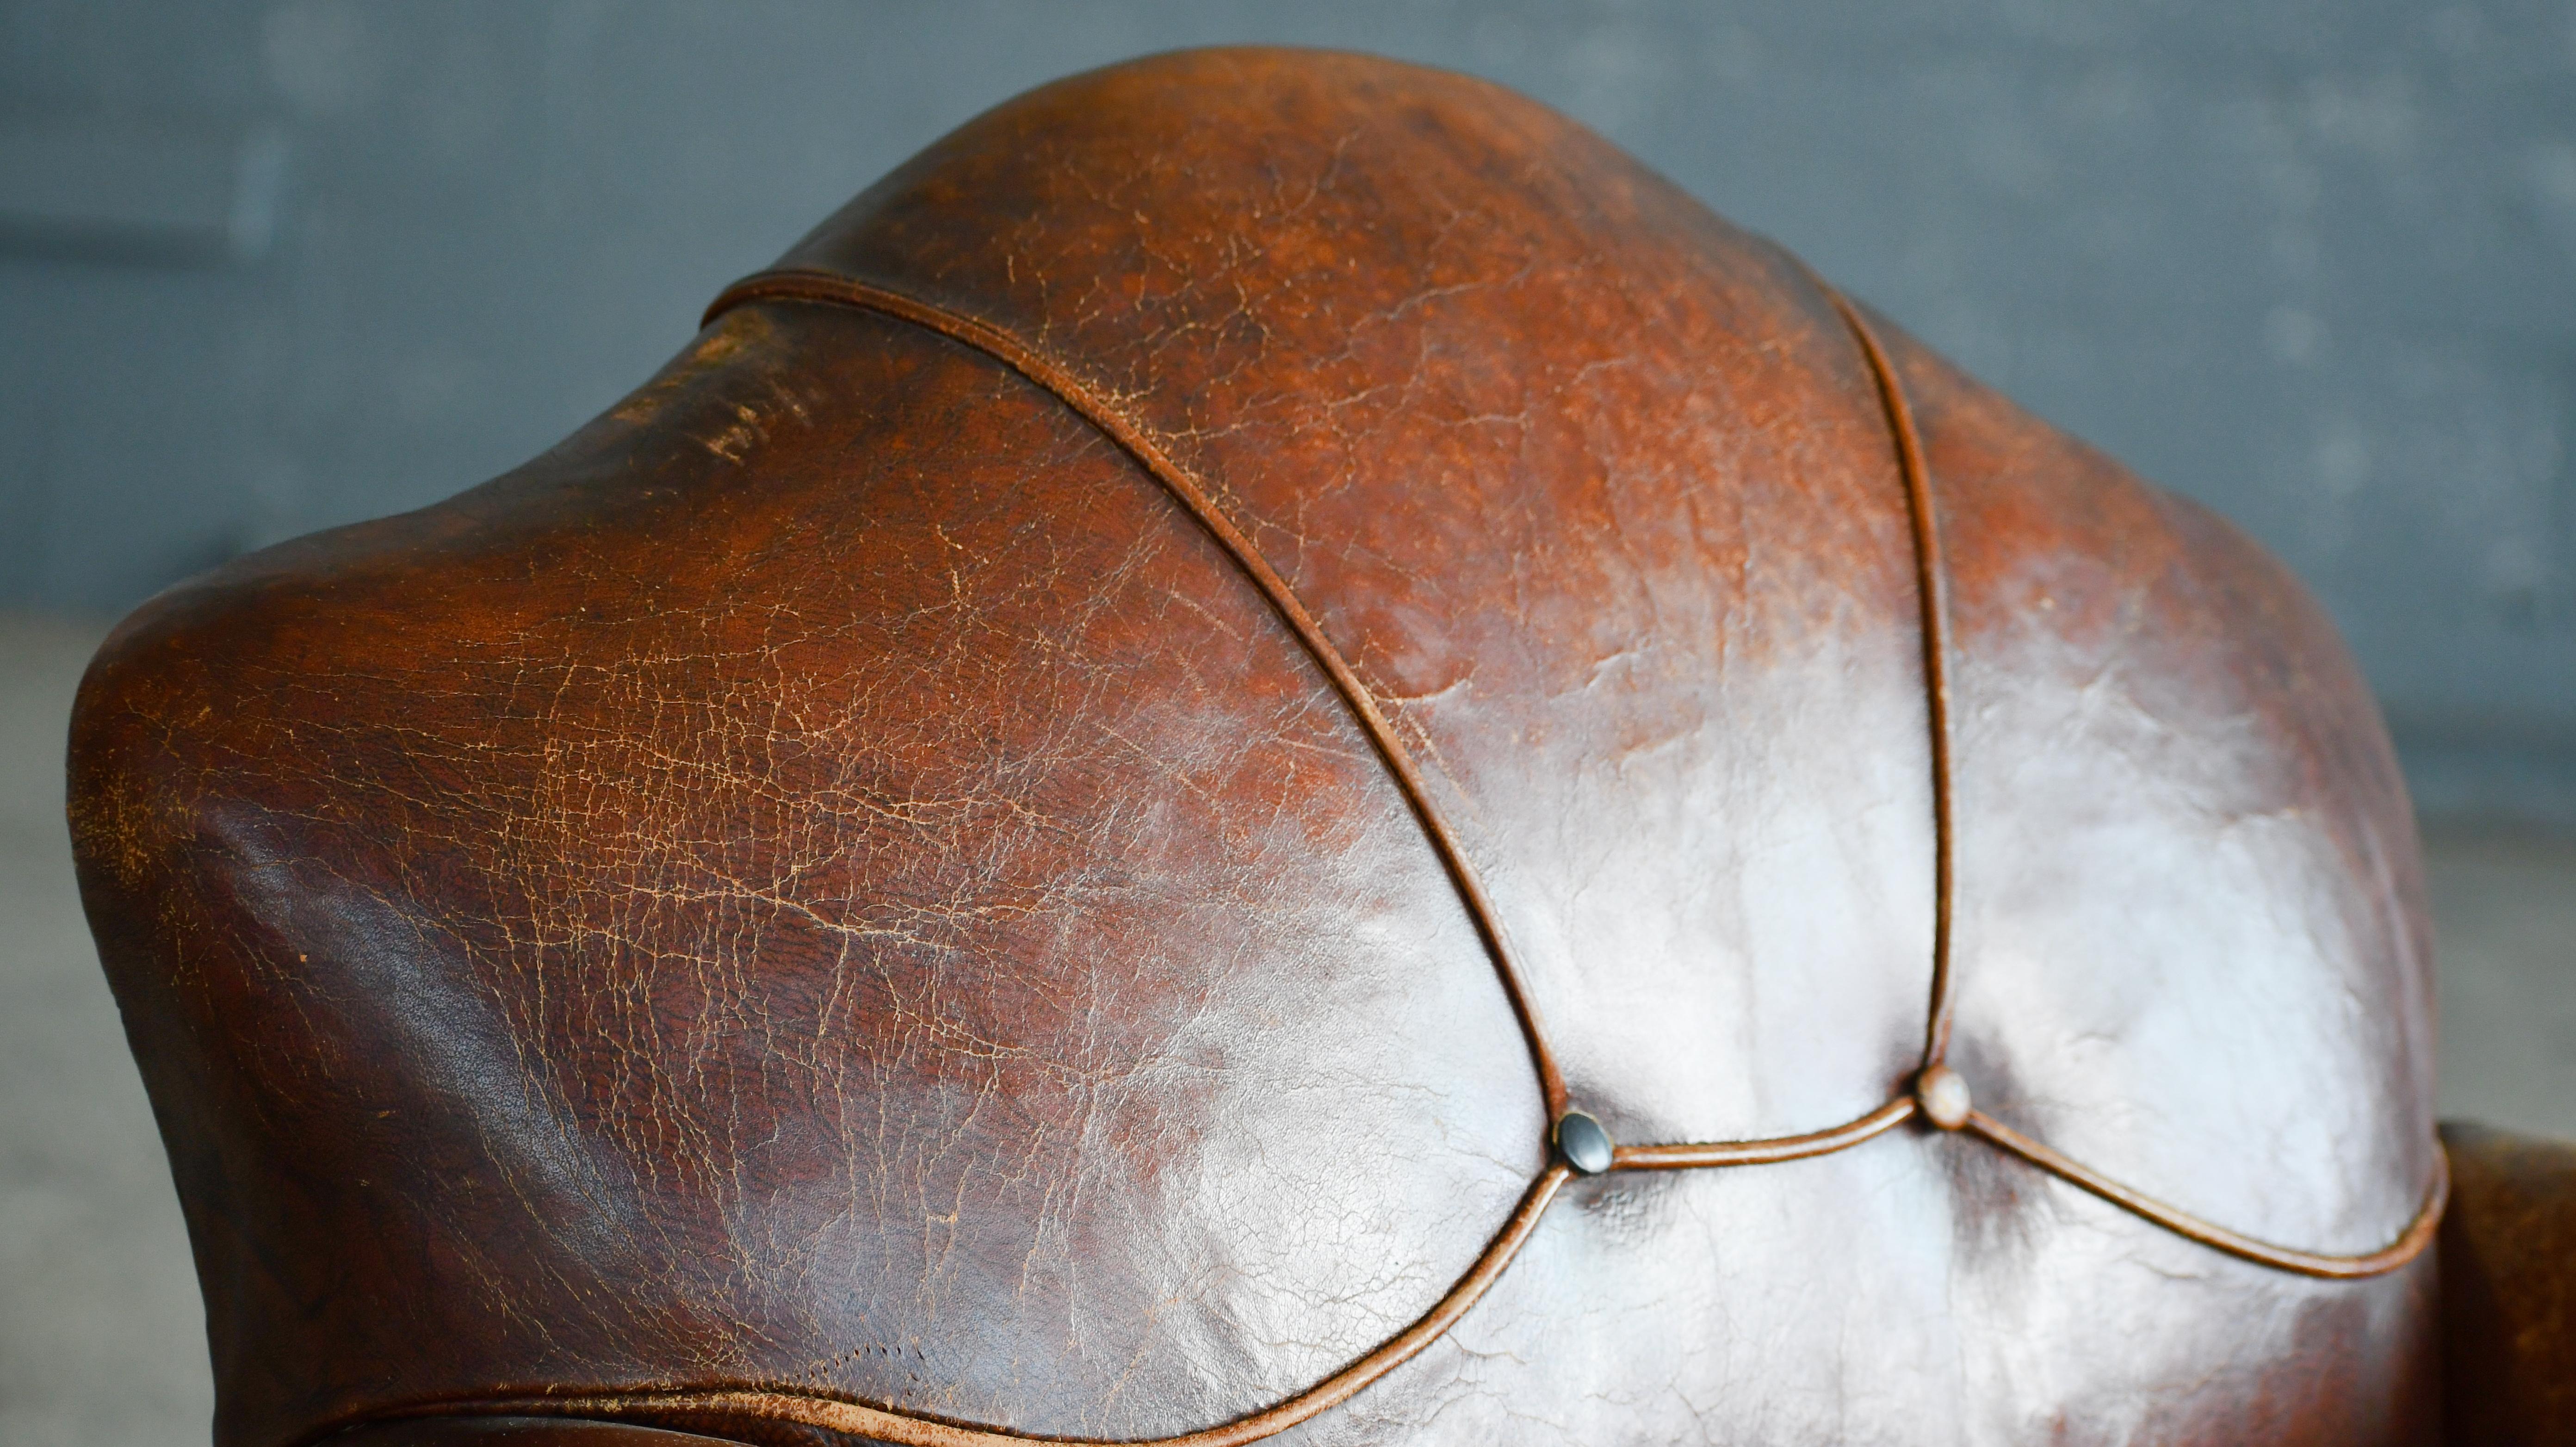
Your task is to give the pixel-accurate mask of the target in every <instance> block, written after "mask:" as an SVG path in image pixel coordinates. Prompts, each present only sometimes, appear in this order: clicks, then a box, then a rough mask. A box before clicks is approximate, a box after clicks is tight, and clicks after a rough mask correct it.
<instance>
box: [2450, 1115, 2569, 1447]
mask: <svg viewBox="0 0 2576 1447" xmlns="http://www.w3.org/2000/svg"><path fill="white" fill-rule="evenodd" d="M2442 1145H2443V1148H2444V1150H2445V1151H2447V1152H2448V1154H2449V1155H2450V1159H2451V1178H2452V1182H2453V1185H2452V1192H2451V1211H2450V1216H2449V1218H2448V1219H2447V1220H2445V1221H2444V1222H2443V1223H2442V1233H2441V1241H2440V1246H2439V1250H2440V1252H2441V1279H2442V1286H2441V1292H2442V1305H2441V1324H2442V1376H2443V1383H2442V1415H2443V1428H2444V1434H2445V1435H2444V1440H2445V1441H2447V1442H2449V1443H2451V1444H2452V1447H2519V1444H2523V1443H2544V1442H2568V1441H2576V1143H2571V1142H2567V1141H2557V1140H2548V1139H2544V1138H2541V1137H2537V1136H2525V1135H2516V1134H2513V1133H2511V1132H2509V1131H2501V1130H2494V1129H2491V1128H2489V1127H2486V1126H2482V1125H2478V1124H2476V1123H2475V1122H2471V1121H2444V1122H2443V1123H2442Z"/></svg>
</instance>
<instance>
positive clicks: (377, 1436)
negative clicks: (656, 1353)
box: [322, 1417, 723, 1447]
mask: <svg viewBox="0 0 2576 1447" xmlns="http://www.w3.org/2000/svg"><path fill="white" fill-rule="evenodd" d="M322 1440H323V1441H324V1442H325V1443H328V1444H329V1447H689V1444H690V1443H693V1442H697V1443H704V1442H720V1441H722V1440H723V1439H722V1438H718V1437H701V1436H699V1435H698V1434H697V1433H695V1432H675V1431H671V1430H669V1429H668V1428H663V1427H638V1426H635V1425H633V1424H631V1423H627V1422H593V1421H586V1420H582V1419H580V1418H574V1417H406V1418H403V1419H402V1420H400V1421H394V1422H368V1423H365V1424H362V1425H360V1426H356V1427H352V1428H350V1429H348V1430H347V1431H345V1432H336V1433H333V1434H332V1435H331V1436H329V1437H326V1438H324V1439H322Z"/></svg>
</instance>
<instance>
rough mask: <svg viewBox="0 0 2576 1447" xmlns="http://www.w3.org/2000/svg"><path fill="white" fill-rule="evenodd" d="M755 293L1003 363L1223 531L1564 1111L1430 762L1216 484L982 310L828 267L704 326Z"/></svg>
mask: <svg viewBox="0 0 2576 1447" xmlns="http://www.w3.org/2000/svg"><path fill="white" fill-rule="evenodd" d="M753 301H808V302H824V303H829V304H837V305H840V306H847V307H857V308H859V309H861V310H863V311H873V312H881V313H883V314H885V315H887V316H891V317H894V318H897V319H898V320H901V321H907V322H910V323H912V324H913V325H914V326H917V327H920V328H922V329H924V330H926V331H932V332H936V333H938V334H939V335H941V336H943V337H946V338H948V339H949V340H950V341H953V342H957V343H960V344H962V345H964V346H966V347H969V348H971V349H973V350H975V351H978V352H981V353H983V354H984V355H986V356H988V357H990V358H992V359H993V360H995V361H997V362H1000V363H1001V364H1002V365H1004V366H1006V367H1009V368H1010V369H1011V370H1012V371H1015V372H1017V373H1019V374H1020V375H1021V376H1023V377H1026V378H1028V379H1029V380H1030V381H1032V382H1034V383H1036V384H1037V385H1038V386H1039V387H1040V388H1042V389H1044V390H1045V391H1047V392H1049V393H1051V394H1053V395H1054V397H1055V398H1056V400H1057V401H1060V402H1062V403H1063V404H1064V405H1065V406H1067V407H1069V408H1071V409H1072V410H1073V412H1074V414H1075V415H1076V416H1079V417H1080V418H1082V419H1083V420H1084V421H1085V422H1088V423H1090V424H1091V425H1092V426H1093V427H1094V428H1095V429H1097V430H1098V431H1100V432H1101V433H1102V434H1103V435H1105V436H1107V437H1108V438H1109V440H1110V441H1112V442H1114V443H1116V444H1117V445H1118V446H1119V448H1120V449H1121V450H1123V451H1125V452H1126V453H1127V454H1128V455H1129V456H1130V457H1133V458H1135V459H1136V461H1137V462H1139V463H1141V464H1142V465H1143V466H1144V468H1145V471H1146V472H1148V473H1149V474H1151V475H1152V476H1153V479H1154V480H1155V481H1156V482H1158V483H1160V484H1162V487H1163V490H1164V491H1166V492H1168V493H1170V494H1171V495H1172V497H1173V499H1174V500H1175V501H1177V502H1179V503H1180V504H1181V506H1182V507H1184V508H1186V509H1188V510H1189V513H1190V515H1191V516H1192V517H1194V518H1196V519H1197V520H1198V524H1199V526H1200V527H1202V528H1205V529H1206V530H1207V532H1208V534H1209V535H1210V536H1211V537H1213V538H1215V539H1216V541H1217V543H1218V545H1219V546H1221V547H1223V548H1224V549H1225V550H1226V552H1227V553H1229V554H1231V555H1232V556H1233V558H1234V561H1235V564H1236V566H1238V567H1240V568H1242V569H1243V571H1244V573H1245V575H1246V576H1248V577H1249V578H1251V580H1252V583H1253V586H1254V587H1256V588H1259V589H1260V590H1261V596H1262V597H1263V598H1264V599H1265V600H1267V601H1268V602H1269V604H1270V608H1271V611H1273V612H1275V613H1277V614H1278V615H1279V617H1280V620H1281V621H1283V622H1285V623H1286V624H1287V625H1288V629H1289V631H1290V632H1291V633H1293V634H1295V635H1296V637H1297V641H1298V643H1299V644H1301V645H1302V646H1303V647H1304V648H1305V650H1306V653H1307V655H1308V656H1309V657H1312V658H1313V659H1314V660H1315V662H1316V664H1317V665H1318V666H1319V667H1321V668H1322V669H1323V670H1324V674H1325V677H1327V678H1328V679H1330V680H1331V681H1332V685H1333V688H1334V691H1336V692H1338V693H1339V694H1340V695H1341V696H1342V703H1343V704H1344V706H1345V707H1347V708H1349V710H1350V711H1351V716H1352V717H1353V718H1355V719H1356V720H1358V722H1359V725H1360V728H1361V730H1362V731H1363V732H1364V733H1366V734H1367V735H1368V738H1369V743H1370V744H1371V745H1373V746H1374V747H1375V748H1376V749H1377V754H1378V757H1379V758H1380V759H1381V760H1383V761H1384V762H1385V764H1386V767H1387V771H1388V772H1389V773H1391V774H1393V775H1394V776H1395V782H1396V786H1397V787H1398V788H1399V789H1401V790H1403V792H1404V798H1405V802H1406V803H1407V804H1409V805H1411V806H1412V809H1413V815H1414V818H1415V819H1416V820H1418V821H1420V823H1421V826H1422V832H1423V833H1424V834H1425V835H1427V836H1428V837H1429V838H1430V840H1431V847H1432V849H1433V851H1434V852H1436V853H1437V854H1438V855H1439V856H1440V863H1441V866H1442V868H1444V869H1446V870H1447V871H1448V874H1449V880H1450V883H1451V884H1453V885H1455V886H1456V888H1457V890H1458V896H1459V898H1460V900H1461V901H1463V902H1464V903H1465V904H1466V906H1467V913H1468V914H1469V915H1470V916H1471V917H1473V919H1474V920H1475V924H1476V933H1477V935H1478V936H1479V937H1480V938H1481V939H1482V940H1483V941H1484V945H1485V952H1486V954H1488V955H1489V956H1491V957H1492V959H1493V962H1494V972H1495V973H1496V974H1498V975H1500V976H1501V977H1502V982H1503V991H1504V993H1505V994H1507V995H1509V996H1510V997H1511V1002H1512V1011H1513V1013H1514V1014H1515V1015H1517V1016H1518V1017H1519V1019H1520V1025H1521V1034H1522V1036H1523V1037H1524V1038H1525V1039H1526V1040H1527V1041H1528V1043H1529V1052H1530V1061H1531V1064H1532V1065H1533V1066H1535V1067H1536V1069H1537V1071H1538V1080H1539V1091H1540V1094H1541V1095H1542V1096H1543V1097H1544V1098H1545V1099H1546V1102H1547V1118H1548V1119H1549V1120H1551V1121H1552V1120H1554V1119H1556V1118H1557V1117H1558V1116H1560V1115H1563V1114H1564V1113H1565V1077H1564V1076H1563V1075H1562V1074H1560V1073H1559V1072H1558V1071H1557V1068H1556V1057H1555V1056H1553V1055H1551V1054H1550V1053H1549V1052H1548V1048H1547V1032H1546V1031H1545V1030H1543V1029H1542V1028H1540V1025H1539V1018H1538V1008H1537V1005H1536V1004H1535V1002H1533V1001H1532V1000H1531V998H1530V995H1529V991H1528V990H1527V989H1525V988H1524V987H1523V986H1522V984H1521V979H1520V974H1519V972H1518V971H1517V970H1515V969H1513V967H1512V956H1511V949H1510V947H1509V946H1508V945H1507V944H1506V943H1505V941H1504V936H1503V925H1502V918H1501V916H1499V915H1498V914H1496V913H1495V912H1494V907H1493V904H1492V902H1491V901H1490V900H1488V899H1487V898H1486V895H1485V884H1484V881H1483V879H1482V878H1480V877H1479V876H1478V875H1477V873H1476V867H1475V866H1474V865H1473V864H1471V863H1469V862H1468V859H1467V852H1466V850H1465V848H1464V847H1462V846H1461V845H1460V844H1459V842H1458V837H1457V835H1456V834H1454V833H1452V832H1451V831H1450V828H1449V823H1448V821H1447V820H1446V819H1444V818H1443V817H1441V814H1440V811H1439V809H1438V808H1437V807H1436V806H1434V805H1433V804H1432V802H1431V791H1430V789H1429V788H1428V787H1427V786H1426V785H1425V784H1424V782H1423V778H1422V771H1421V770H1420V769H1419V768H1417V767H1416V766H1415V765H1414V762H1413V756H1412V754H1411V753H1410V752H1408V751H1407V750H1406V749H1405V747H1404V744H1403V741H1402V740H1400V739H1398V738H1397V737H1396V733H1395V726H1394V724H1392V723H1390V722H1389V721H1388V720H1387V717H1386V713H1385V711H1384V710H1382V709H1380V708H1379V707H1378V704H1377V699H1376V698H1375V696H1373V695H1372V694H1370V692H1369V690H1368V685H1366V684H1365V683H1362V682H1361V681H1360V676H1359V673H1358V671H1357V670H1355V669H1353V668H1352V667H1351V666H1350V664H1349V663H1348V662H1347V661H1345V660H1344V659H1343V657H1342V654H1341V650H1340V649H1337V648H1335V647H1334V646H1333V642H1332V640H1331V639H1329V638H1327V637H1325V636H1324V630H1323V627H1322V625H1320V624H1318V623H1317V622H1316V621H1315V616H1314V615H1313V614H1312V613H1309V612H1307V611H1306V605H1305V604H1303V603H1301V602H1299V601H1298V599H1297V594H1296V592H1295V590H1293V589H1291V588H1290V587H1289V586H1288V580H1287V579H1286V578H1283V577H1281V576H1280V575H1279V571H1278V570H1277V569H1275V568H1273V567H1271V566H1270V560H1269V559H1267V558H1265V557H1263V556H1262V554H1261V550H1260V549H1259V548H1257V547H1255V546H1254V545H1253V542H1252V539H1251V538H1249V537H1247V536H1245V534H1244V532H1243V530H1242V529H1241V528H1238V527H1236V526H1235V525H1234V520H1233V519H1231V518H1229V517H1227V516H1226V515H1225V512H1224V510H1223V509H1221V508H1219V507H1218V506H1217V505H1216V500H1215V498H1214V497H1212V496H1211V495H1210V494H1209V492H1208V489H1207V488H1206V487H1205V486H1204V485H1202V484H1201V483H1200V482H1199V480H1198V479H1197V478H1196V477H1194V476H1192V475H1191V474H1190V471H1189V470H1188V469H1187V468H1185V467H1183V466H1181V465H1180V463H1179V462H1178V461H1177V460H1175V459H1174V458H1173V457H1172V455H1171V454H1170V453H1168V452H1166V451H1164V450H1163V448H1162V446H1161V444H1160V443H1158V442H1157V441H1156V440H1155V439H1154V436H1153V434H1151V433H1149V432H1147V431H1146V430H1145V429H1144V428H1143V427H1140V426H1138V425H1137V424H1135V423H1133V422H1131V421H1129V420H1128V419H1127V417H1126V414H1124V413H1123V412H1121V411H1120V410H1119V409H1118V408H1117V407H1116V406H1114V405H1112V404H1111V402H1110V400H1109V398H1108V397H1107V396H1105V395H1103V394H1102V392H1101V391H1100V390H1098V389H1096V388H1094V387H1092V386H1091V385H1090V384H1089V383H1088V382H1086V381H1084V380H1083V378H1082V376H1081V375H1080V374H1079V373H1078V372H1076V371H1075V370H1074V369H1073V368H1072V367H1069V366H1067V365H1065V364H1064V363H1063V362H1060V361H1058V360H1056V359H1055V358H1053V357H1051V356H1048V355H1047V354H1046V353H1045V352H1042V351H1040V350H1038V349H1037V348H1036V347H1033V346H1031V345H1029V344H1028V343H1026V342H1023V341H1021V340H1020V339H1019V338H1018V337H1016V336H1013V335H1012V334H1011V333H1009V332H1007V331H1005V330H1003V329H1002V328H1000V327H997V326H995V325H993V324H992V323H991V322H987V321H984V320H983V319H981V318H979V317H972V316H968V315H965V314H964V313H962V312H955V311H951V310H949V309H947V308H946V307H942V306H937V305H934V304H932V303H930V302H926V301H922V300H921V299H919V298H918V297H911V296H906V295H905V294H903V293H902V292H899V291H893V290H890V289H888V288H886V287H881V286H872V285H870V284H868V283H867V282H863V281H857V280H854V279H852V278H849V277H845V276H839V275H835V274H833V273H831V272H824V271H797V270H789V271H770V272H763V273H761V274H760V275H758V276H753V277H748V278H746V279H744V280H742V281H738V282H735V283H734V284H733V285H732V286H729V287H727V288H725V290H724V292H723V294H722V295H719V296H718V297H717V298H716V299H715V300H714V301H713V302H711V303H709V304H708V306H707V312H706V316H705V317H704V318H703V319H702V320H701V321H700V323H699V325H700V326H705V325H707V324H708V323H711V322H713V321H714V320H715V319H716V318H717V317H720V316H722V315H724V314H725V313H726V312H729V311H731V310H733V309H734V308H735V307H738V306H741V305H743V304H744V303H745V302H753Z"/></svg>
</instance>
